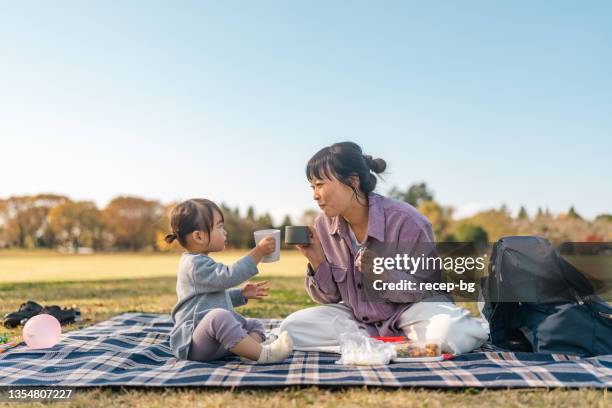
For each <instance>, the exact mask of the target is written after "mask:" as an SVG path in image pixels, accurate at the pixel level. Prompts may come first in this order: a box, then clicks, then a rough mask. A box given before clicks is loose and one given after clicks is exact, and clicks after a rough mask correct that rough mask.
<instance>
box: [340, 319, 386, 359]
mask: <svg viewBox="0 0 612 408" xmlns="http://www.w3.org/2000/svg"><path fill="white" fill-rule="evenodd" d="M334 320H336V319H334ZM335 325H336V327H338V329H339V332H340V334H339V335H338V341H339V343H340V354H341V356H340V360H338V361H336V364H347V365H385V364H389V362H390V361H391V359H393V358H395V355H396V353H395V347H393V346H392V345H391V344H390V343H385V342H383V341H380V340H376V339H373V338H372V337H370V336H369V335H368V334H367V332H365V331H363V330H360V329H359V327H358V326H357V324H356V323H355V322H354V321H352V320H348V321H347V320H344V319H343V320H342V321H338V320H336V322H335Z"/></svg>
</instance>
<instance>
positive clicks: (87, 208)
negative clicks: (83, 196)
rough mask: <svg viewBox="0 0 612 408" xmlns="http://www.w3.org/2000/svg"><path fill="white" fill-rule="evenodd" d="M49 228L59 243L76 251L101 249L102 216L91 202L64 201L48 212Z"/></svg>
mask: <svg viewBox="0 0 612 408" xmlns="http://www.w3.org/2000/svg"><path fill="white" fill-rule="evenodd" d="M49 227H50V228H51V230H52V231H53V233H54V234H55V236H56V237H57V238H58V240H59V242H61V243H62V244H64V245H69V246H71V247H72V248H73V249H74V250H78V248H79V247H81V246H91V247H93V248H95V249H100V248H101V247H102V232H103V224H102V216H101V214H100V211H99V210H98V208H97V207H96V205H95V204H94V203H93V202H91V201H66V202H63V203H61V204H58V205H56V206H55V207H53V208H52V209H51V210H50V211H49Z"/></svg>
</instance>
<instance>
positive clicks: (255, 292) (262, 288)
mask: <svg viewBox="0 0 612 408" xmlns="http://www.w3.org/2000/svg"><path fill="white" fill-rule="evenodd" d="M269 291H270V287H269V286H268V282H265V281H264V282H257V283H250V282H249V283H247V284H246V285H244V288H242V296H244V298H245V299H261V298H263V297H264V296H268V292H269Z"/></svg>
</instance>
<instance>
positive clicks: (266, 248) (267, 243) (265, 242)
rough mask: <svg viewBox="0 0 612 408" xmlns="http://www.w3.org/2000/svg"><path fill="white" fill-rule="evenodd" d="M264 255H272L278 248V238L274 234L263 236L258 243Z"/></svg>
mask: <svg viewBox="0 0 612 408" xmlns="http://www.w3.org/2000/svg"><path fill="white" fill-rule="evenodd" d="M256 248H258V249H259V250H260V251H261V253H262V254H263V256H266V255H270V254H271V253H272V252H274V250H275V249H276V240H275V239H274V237H273V236H268V237H265V238H262V240H261V241H259V243H258V244H257V247H256Z"/></svg>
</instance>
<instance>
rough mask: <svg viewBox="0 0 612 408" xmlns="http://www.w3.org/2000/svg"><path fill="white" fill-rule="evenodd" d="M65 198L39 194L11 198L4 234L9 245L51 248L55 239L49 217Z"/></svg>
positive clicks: (6, 214)
mask: <svg viewBox="0 0 612 408" xmlns="http://www.w3.org/2000/svg"><path fill="white" fill-rule="evenodd" d="M65 201H68V198H67V197H65V196H60V195H56V194H38V195H35V196H14V197H9V198H8V199H7V200H6V202H5V205H4V215H3V216H2V218H4V219H5V220H6V221H5V224H4V234H5V237H6V238H5V239H6V241H7V242H8V244H9V245H12V246H17V247H19V248H34V247H40V246H44V247H50V246H52V245H53V244H54V237H53V235H52V233H50V232H49V231H48V228H49V226H48V221H47V215H48V213H49V211H50V209H51V208H53V207H54V206H55V205H57V204H59V203H62V202H65Z"/></svg>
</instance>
